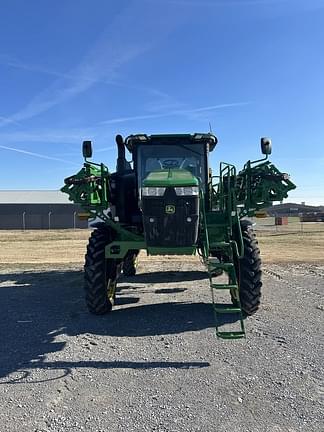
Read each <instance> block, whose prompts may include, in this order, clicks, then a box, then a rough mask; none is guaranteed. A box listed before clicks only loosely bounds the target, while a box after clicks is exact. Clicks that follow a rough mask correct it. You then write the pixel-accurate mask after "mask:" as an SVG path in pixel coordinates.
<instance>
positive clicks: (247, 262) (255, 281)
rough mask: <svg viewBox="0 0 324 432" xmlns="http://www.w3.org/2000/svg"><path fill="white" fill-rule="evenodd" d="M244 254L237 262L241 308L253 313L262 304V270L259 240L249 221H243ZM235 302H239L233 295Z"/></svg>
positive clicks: (247, 312) (246, 312)
mask: <svg viewBox="0 0 324 432" xmlns="http://www.w3.org/2000/svg"><path fill="white" fill-rule="evenodd" d="M241 228H242V236H243V244H244V256H243V258H241V259H240V260H237V262H236V270H237V276H238V284H239V295H240V302H241V308H242V310H243V312H244V313H245V314H246V315H253V314H254V313H255V312H256V311H257V310H258V309H259V306H260V299H261V287H262V281H261V276H262V271H261V257H260V249H259V247H258V241H257V239H256V235H255V233H254V231H253V228H252V226H251V225H250V224H249V223H244V221H242V222H241ZM232 301H233V303H234V304H235V303H237V302H236V301H235V298H233V296H232Z"/></svg>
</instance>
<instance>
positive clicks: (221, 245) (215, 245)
mask: <svg viewBox="0 0 324 432" xmlns="http://www.w3.org/2000/svg"><path fill="white" fill-rule="evenodd" d="M229 247H231V244H230V243H227V242H213V243H210V245H209V248H210V249H219V248H229Z"/></svg>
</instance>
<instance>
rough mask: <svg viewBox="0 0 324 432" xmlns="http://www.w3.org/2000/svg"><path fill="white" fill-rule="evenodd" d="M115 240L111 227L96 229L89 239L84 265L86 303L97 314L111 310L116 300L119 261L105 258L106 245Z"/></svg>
mask: <svg viewBox="0 0 324 432" xmlns="http://www.w3.org/2000/svg"><path fill="white" fill-rule="evenodd" d="M112 241H113V232H112V231H111V230H109V229H107V228H106V229H104V230H103V229H95V230H94V231H93V232H92V234H91V236H90V239H89V243H88V246H87V253H86V256H85V265H84V288H85V298H86V304H87V307H88V309H89V311H90V312H91V313H93V314H95V315H103V314H105V313H107V312H110V311H111V309H112V306H113V303H114V300H115V292H116V284H117V278H118V273H119V268H120V265H119V262H118V260H115V259H106V258H105V246H106V245H107V244H109V243H111V242H112Z"/></svg>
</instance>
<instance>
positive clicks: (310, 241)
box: [0, 224, 324, 265]
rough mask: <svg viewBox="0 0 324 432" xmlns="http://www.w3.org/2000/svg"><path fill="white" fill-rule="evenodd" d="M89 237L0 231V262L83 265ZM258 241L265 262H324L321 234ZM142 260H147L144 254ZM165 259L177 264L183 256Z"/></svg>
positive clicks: (270, 235) (261, 234) (267, 234)
mask: <svg viewBox="0 0 324 432" xmlns="http://www.w3.org/2000/svg"><path fill="white" fill-rule="evenodd" d="M323 226H324V224H323ZM285 228H286V227H285ZM89 235H90V231H88V230H56V231H25V232H23V231H0V263H1V264H16V265H19V264H32V265H33V264H35V265H36V264H37V265H39V264H82V263H83V261H84V254H85V250H86V245H87V242H88V238H89ZM258 239H259V244H260V249H261V253H262V257H263V261H264V262H265V263H288V262H306V263H324V231H319V230H318V229H314V230H313V231H312V232H304V233H302V232H300V231H295V232H294V233H289V232H286V231H284V232H276V231H274V230H267V229H266V230H263V229H261V230H260V227H258ZM141 259H146V254H145V253H142V254H141ZM149 259H150V260H156V259H159V258H157V257H150V258H149ZM165 259H169V260H173V261H178V260H182V257H179V256H170V257H166V258H165ZM196 259H197V258H195V257H193V261H195V260H196Z"/></svg>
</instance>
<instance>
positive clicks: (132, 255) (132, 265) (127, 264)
mask: <svg viewBox="0 0 324 432" xmlns="http://www.w3.org/2000/svg"><path fill="white" fill-rule="evenodd" d="M137 255H138V252H137V251H136V252H134V251H129V252H128V253H127V255H126V257H125V258H124V261H123V274H124V276H135V275H136V267H137Z"/></svg>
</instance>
